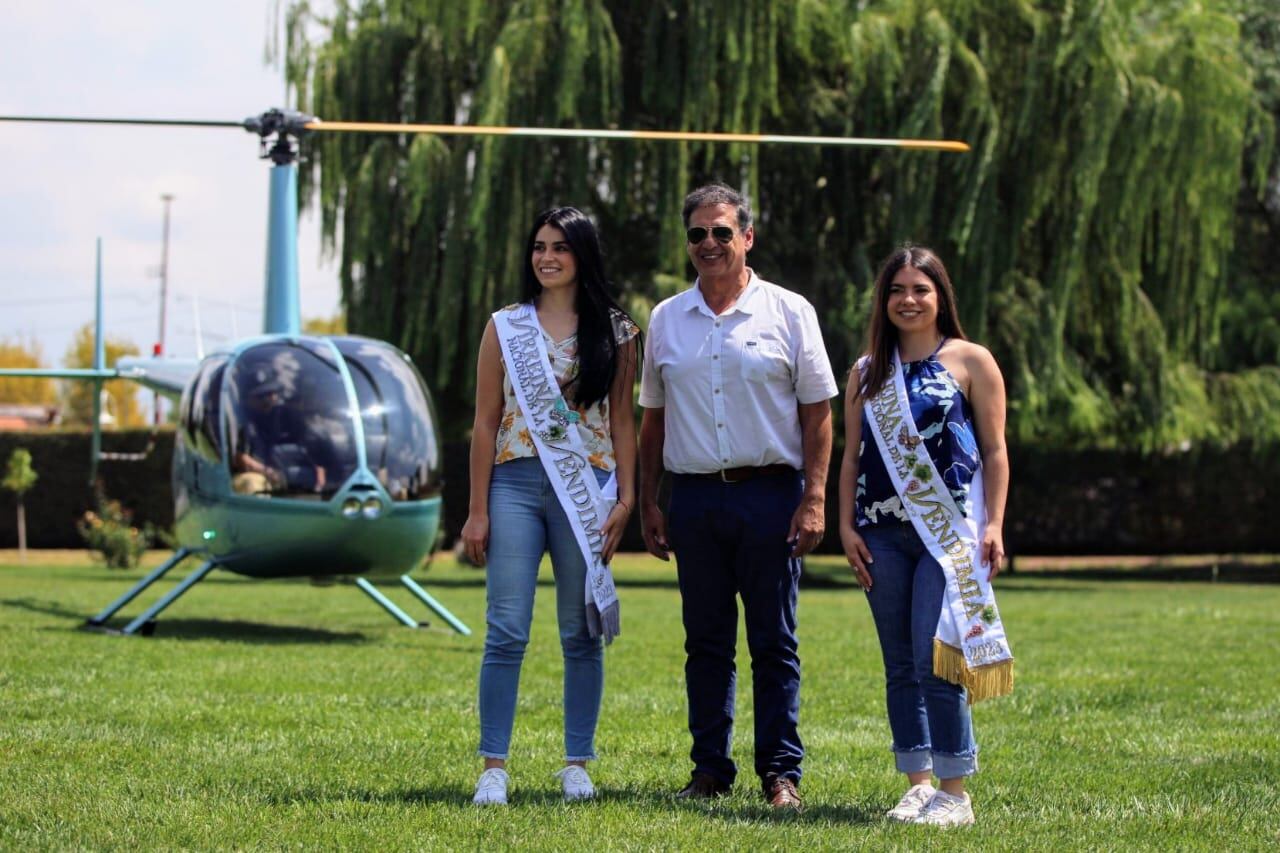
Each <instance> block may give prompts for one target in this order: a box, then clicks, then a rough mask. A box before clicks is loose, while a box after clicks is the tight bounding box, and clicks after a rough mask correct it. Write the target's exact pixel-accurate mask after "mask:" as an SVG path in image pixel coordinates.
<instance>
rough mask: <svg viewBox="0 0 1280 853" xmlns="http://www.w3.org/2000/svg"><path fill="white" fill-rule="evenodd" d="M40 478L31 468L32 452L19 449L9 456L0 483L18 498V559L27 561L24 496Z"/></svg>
mask: <svg viewBox="0 0 1280 853" xmlns="http://www.w3.org/2000/svg"><path fill="white" fill-rule="evenodd" d="M37 479H39V476H38V475H37V474H36V472H35V469H34V468H32V467H31V451H29V450H27V449H26V448H25V447H19V448H17V449H16V450H14V451H13V453H12V454H10V456H9V466H8V468H7V469H6V471H5V474H4V481H3V483H0V485H3V486H4V487H5V488H6V489H8V490H9V491H11V492H13V493H14V495H16V496H17V498H18V558H19V559H20V560H22V562H24V563H25V562H26V561H27V514H26V510H25V508H24V507H23V504H22V496H23V495H25V494H26V493H27V491H28V490H30V488H31V487H32V486H34V485H35V484H36V480H37Z"/></svg>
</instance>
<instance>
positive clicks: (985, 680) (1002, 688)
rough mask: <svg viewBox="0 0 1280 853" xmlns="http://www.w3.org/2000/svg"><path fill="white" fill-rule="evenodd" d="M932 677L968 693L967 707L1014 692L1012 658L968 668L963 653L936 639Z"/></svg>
mask: <svg viewBox="0 0 1280 853" xmlns="http://www.w3.org/2000/svg"><path fill="white" fill-rule="evenodd" d="M933 674H934V675H936V676H938V677H939V678H941V679H942V680H943V681H949V682H951V683H952V684H959V685H960V686H961V687H963V688H964V689H965V690H966V691H967V692H968V694H969V704H970V705H972V704H974V703H975V702H981V701H982V700H983V699H992V698H995V697H996V696H1008V695H1009V694H1010V693H1012V692H1013V660H1012V659H1009V660H1002V661H1000V662H999V663H993V664H989V665H987V666H980V667H977V668H974V669H970V668H969V667H968V666H967V665H966V664H965V661H964V653H963V652H961V651H960V650H959V649H957V648H956V647H955V646H949V645H947V644H946V643H944V642H942V641H941V640H939V639H938V638H937V637H934V638H933Z"/></svg>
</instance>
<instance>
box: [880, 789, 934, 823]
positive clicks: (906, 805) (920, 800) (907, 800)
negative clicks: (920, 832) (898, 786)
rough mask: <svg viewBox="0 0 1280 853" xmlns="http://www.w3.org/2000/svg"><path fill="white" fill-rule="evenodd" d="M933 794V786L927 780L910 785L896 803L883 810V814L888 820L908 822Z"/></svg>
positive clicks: (918, 812) (913, 818)
mask: <svg viewBox="0 0 1280 853" xmlns="http://www.w3.org/2000/svg"><path fill="white" fill-rule="evenodd" d="M933 794H934V790H933V786H932V785H930V784H929V783H928V782H921V783H920V784H919V785H912V786H911V788H910V789H908V790H907V792H906V793H905V794H903V795H902V799H900V800H898V804H897V805H896V806H894V807H893V808H891V809H889V811H887V812H885V813H884V816H885V817H887V818H889V820H896V821H901V822H902V823H910V822H911V821H913V820H915V818H916V815H918V814H920V810H921V809H922V808H924V804H925V803H927V802H929V799H930V798H931V797H932V796H933Z"/></svg>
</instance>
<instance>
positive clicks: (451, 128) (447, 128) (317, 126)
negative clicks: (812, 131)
mask: <svg viewBox="0 0 1280 853" xmlns="http://www.w3.org/2000/svg"><path fill="white" fill-rule="evenodd" d="M303 126H304V127H305V128H306V129H307V130H310V131H313V132H332V133H432V134H437V135H439V136H524V137H542V138H548V137H550V138H562V139H645V140H656V141H662V142H746V143H778V144H783V145H832V146H845V147H870V148H911V149H917V150H920V149H923V150H932V151H956V152H963V151H968V150H969V145H968V144H967V143H965V142H960V141H958V140H952V139H877V138H871V137H858V136H788V135H782V134H772V133H710V132H705V131H681V130H605V129H585V128H558V127H495V126H485V125H456V124H397V123H394V122H364V121H321V120H319V119H317V120H315V121H311V122H307V123H306V124H305V125H303Z"/></svg>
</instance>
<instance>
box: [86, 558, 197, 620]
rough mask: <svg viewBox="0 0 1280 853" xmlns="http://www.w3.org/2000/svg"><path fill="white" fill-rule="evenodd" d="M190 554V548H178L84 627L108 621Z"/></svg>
mask: <svg viewBox="0 0 1280 853" xmlns="http://www.w3.org/2000/svg"><path fill="white" fill-rule="evenodd" d="M190 554H191V549H190V548H179V549H178V550H177V552H175V553H174V555H173V556H172V557H170V558H169V559H168V560H165V561H164V562H163V563H162V564H161V565H160V566H158V567H157V568H156V569H155V570H153V571H152V572H151V574H149V575H147V576H146V577H145V578H143V579H142V580H140V581H138V582H137V583H136V584H134V585H133V587H132V588H131V589H130V590H129V591H128V592H126V593H125V594H124V595H122V596H120V597H119V598H117V599H116V600H115V601H113V602H111V603H110V604H108V605H107V607H106V609H105V610H103V611H102V612H101V613H99V614H98V615H97V616H94V617H93V618H92V619H89V620H86V621H85V623H84V624H85V627H89V628H96V627H99V626H101V625H102V624H104V623H105V622H106V621H107V620H108V619H110V618H111V617H112V616H114V615H115V613H116V611H117V610H119V609H120V608H121V607H124V606H125V605H126V604H128V603H129V602H130V601H133V600H134V599H135V598H137V597H138V593H140V592H142V591H143V590H144V589H146V588H147V587H149V586H151V584H153V583H155V582H156V581H158V580H160V578H162V577H164V575H165V574H166V573H167V572H168V571H169V570H170V569H172V568H173V567H174V566H176V565H178V563H181V562H182V561H183V560H185V559H186V558H187V557H188V556H189V555H190Z"/></svg>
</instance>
